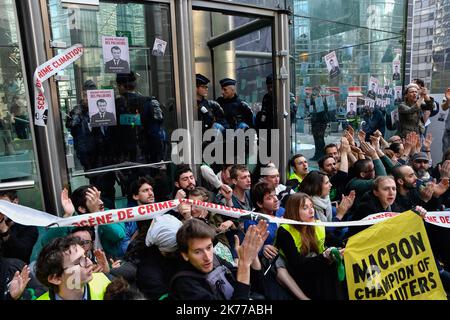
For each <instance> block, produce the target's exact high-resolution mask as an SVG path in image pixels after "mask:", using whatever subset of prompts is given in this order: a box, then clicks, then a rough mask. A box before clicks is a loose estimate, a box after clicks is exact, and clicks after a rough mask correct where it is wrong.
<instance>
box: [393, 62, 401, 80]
mask: <svg viewBox="0 0 450 320" xmlns="http://www.w3.org/2000/svg"><path fill="white" fill-rule="evenodd" d="M392 80H400V61H399V60H396V61H393V62H392Z"/></svg>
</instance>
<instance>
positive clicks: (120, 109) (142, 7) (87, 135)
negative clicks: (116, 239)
mask: <svg viewBox="0 0 450 320" xmlns="http://www.w3.org/2000/svg"><path fill="white" fill-rule="evenodd" d="M48 10H49V16H50V26H51V32H52V40H53V41H56V42H60V43H64V47H70V46H71V45H74V44H76V43H81V44H83V46H84V48H85V51H84V54H83V56H82V57H81V58H80V59H79V60H78V61H76V62H75V63H74V64H72V65H70V66H69V67H67V68H66V69H65V70H64V71H63V72H61V73H60V74H59V76H60V78H59V79H60V81H58V85H57V89H58V97H59V105H60V114H61V121H62V122H63V127H64V139H65V145H66V159H67V167H68V169H69V176H70V183H71V188H72V190H74V189H75V188H77V187H78V186H80V185H85V184H87V183H91V184H94V185H96V186H98V187H99V188H101V189H102V190H103V193H104V195H105V199H104V200H106V201H107V204H108V207H113V206H115V205H116V203H115V200H117V199H119V200H120V199H123V200H124V197H126V190H127V189H128V184H129V181H128V180H129V179H130V177H131V176H133V177H134V176H135V175H137V174H144V173H145V174H148V175H154V174H156V173H155V172H157V171H158V172H159V171H162V170H151V169H149V168H147V169H143V168H142V166H141V165H142V164H149V163H156V162H159V161H162V160H170V143H169V137H170V135H171V133H172V131H173V130H174V129H175V128H177V121H176V118H177V116H176V107H175V94H174V92H175V89H174V71H173V53H172V52H173V49H172V38H171V35H172V31H171V23H170V9H169V5H168V4H163V3H150V2H147V3H140V4H137V3H127V4H125V3H121V4H115V3H107V2H101V3H100V6H99V7H96V8H93V10H91V9H86V8H82V7H77V6H75V7H73V6H72V7H67V8H66V7H64V6H62V5H61V2H60V1H59V0H50V1H49V2H48ZM124 39H125V40H124ZM126 43H128V45H126ZM59 50H61V51H62V50H64V49H58V50H57V52H56V53H55V54H57V53H58V52H59ZM115 53H118V54H119V58H118V59H117V61H116V56H114V54H115ZM120 60H122V62H121V61H120ZM123 61H124V62H123ZM120 63H124V64H123V65H121V64H120ZM129 71H131V72H132V73H133V74H134V75H131V74H130V73H129ZM95 90H103V91H95ZM101 97H104V99H103V101H100V100H101V99H100V98H101ZM103 103H104V104H105V105H106V112H104V110H102V109H101V108H100V105H102V104H103ZM108 114H109V115H108ZM136 166H138V167H139V168H140V169H136V170H133V169H132V168H134V167H136ZM123 167H127V168H131V169H130V170H128V171H127V170H120V171H119V170H117V169H118V168H123ZM136 168H137V167H136ZM164 168H165V167H164ZM99 170H101V171H102V172H101V173H97V172H98V171H99ZM87 172H94V174H88V173H87ZM127 172H128V173H129V175H128V176H127ZM164 180H165V181H166V180H167V179H164ZM124 201H125V200H124ZM120 205H123V203H122V204H120Z"/></svg>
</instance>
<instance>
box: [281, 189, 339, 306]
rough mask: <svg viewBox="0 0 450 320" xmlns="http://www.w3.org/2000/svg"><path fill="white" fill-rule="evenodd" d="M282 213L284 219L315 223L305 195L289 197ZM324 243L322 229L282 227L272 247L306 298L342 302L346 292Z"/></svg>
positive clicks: (295, 226) (285, 225)
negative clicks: (340, 300) (277, 252)
mask: <svg viewBox="0 0 450 320" xmlns="http://www.w3.org/2000/svg"><path fill="white" fill-rule="evenodd" d="M285 209H286V211H285V214H284V218H286V219H291V220H296V221H302V222H314V221H315V220H314V205H313V202H312V200H311V198H310V197H309V196H308V195H306V194H305V193H301V192H299V193H296V194H294V195H291V196H290V197H289V199H288V201H287V204H286V208H285ZM326 242H327V241H326V234H325V227H323V226H309V225H293V224H282V225H281V226H280V227H279V228H278V231H277V236H276V242H275V245H276V246H277V247H278V249H279V251H280V254H281V255H282V256H283V257H284V258H285V260H286V263H287V269H288V271H289V273H290V274H291V275H292V277H293V278H294V279H295V281H296V283H297V285H298V286H299V287H300V288H302V290H303V292H304V293H305V294H306V295H307V296H308V297H310V298H311V299H346V297H347V293H346V289H345V288H344V287H343V286H342V283H340V282H339V281H338V278H337V271H336V265H335V262H334V259H333V257H332V255H331V248H326V246H325V244H326ZM340 253H341V255H342V253H343V249H341V250H340Z"/></svg>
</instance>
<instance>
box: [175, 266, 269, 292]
mask: <svg viewBox="0 0 450 320" xmlns="http://www.w3.org/2000/svg"><path fill="white" fill-rule="evenodd" d="M217 258H218V260H219V262H220V263H221V264H223V265H225V266H226V267H227V268H228V269H229V270H230V273H229V274H228V275H227V280H228V281H229V282H230V284H231V285H232V286H233V288H234V292H233V296H232V298H231V299H232V300H249V298H250V285H247V284H243V283H241V282H238V281H237V280H236V271H237V268H235V267H233V266H232V265H230V264H229V263H227V262H226V261H224V260H222V259H221V258H219V257H217ZM180 270H181V271H189V272H194V273H196V274H198V276H195V277H194V276H187V275H186V276H184V275H183V276H177V275H175V277H174V278H173V279H172V281H171V285H170V289H171V290H170V291H171V294H172V296H173V298H174V299H176V300H224V297H223V296H222V295H221V294H219V293H217V292H213V291H212V290H211V288H210V286H209V284H208V283H207V281H206V279H203V278H202V275H204V274H202V273H201V272H200V271H198V270H197V269H195V268H194V267H193V266H192V265H191V264H190V263H187V262H184V263H183V264H182V267H181V269H180ZM250 283H251V287H252V288H255V289H256V291H258V292H263V291H264V289H263V288H262V286H263V274H262V271H261V270H259V271H256V270H253V269H251V273H250Z"/></svg>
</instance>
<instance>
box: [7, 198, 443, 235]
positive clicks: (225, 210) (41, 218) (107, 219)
mask: <svg viewBox="0 0 450 320" xmlns="http://www.w3.org/2000/svg"><path fill="white" fill-rule="evenodd" d="M182 202H184V203H190V204H192V205H194V206H197V207H200V208H203V209H206V210H208V211H210V212H214V213H217V214H221V215H224V216H228V217H232V218H237V219H250V220H258V219H264V220H267V221H268V222H273V223H278V224H281V223H286V224H301V225H312V226H325V227H351V226H368V225H373V224H375V223H378V222H381V221H384V220H386V219H389V218H392V217H395V216H397V215H399V214H400V213H397V212H382V213H375V214H372V215H369V216H367V217H365V218H364V219H362V220H359V221H344V222H301V221H295V220H290V219H284V218H278V217H274V216H269V215H266V214H262V213H257V212H252V211H247V210H242V209H237V208H230V207H227V206H223V205H220V204H216V203H209V202H203V201H197V200H189V199H181V200H178V199H176V200H169V201H164V202H158V203H152V204H146V205H141V206H137V207H131V208H123V209H114V210H105V211H102V212H95V213H88V214H82V215H77V216H73V217H69V218H59V217H56V216H54V215H51V214H49V213H46V212H43V211H39V210H35V209H32V208H28V207H24V206H21V205H18V204H14V203H11V202H8V201H5V200H0V213H2V214H4V215H5V216H7V217H8V218H10V219H11V220H13V221H14V222H16V223H19V224H22V225H26V226H40V227H67V226H96V225H101V224H111V223H117V222H128V221H140V220H148V219H153V218H155V217H157V216H159V215H162V214H165V213H166V212H168V211H170V210H173V209H175V208H177V206H178V205H179V204H180V203H182ZM424 220H425V221H426V222H428V223H431V224H434V225H437V226H440V227H445V228H450V212H449V211H433V212H428V213H427V215H426V217H425V219H424Z"/></svg>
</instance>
